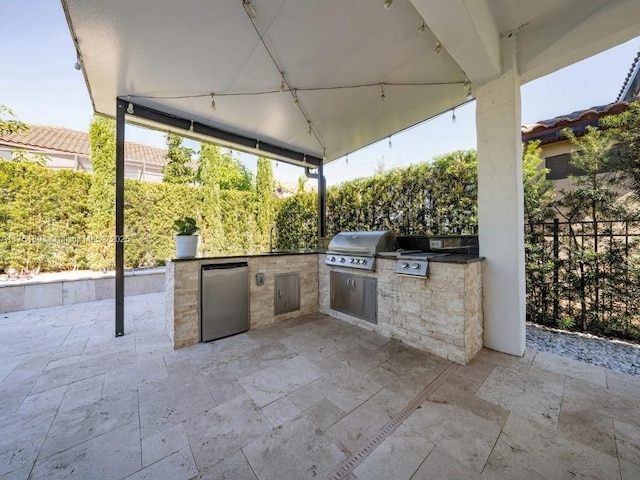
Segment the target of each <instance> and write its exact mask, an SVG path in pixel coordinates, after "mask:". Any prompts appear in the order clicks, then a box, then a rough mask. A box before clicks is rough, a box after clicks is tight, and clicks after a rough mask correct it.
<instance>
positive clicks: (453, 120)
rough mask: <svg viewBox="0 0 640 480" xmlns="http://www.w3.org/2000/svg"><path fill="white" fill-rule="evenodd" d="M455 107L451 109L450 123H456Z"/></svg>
mask: <svg viewBox="0 0 640 480" xmlns="http://www.w3.org/2000/svg"><path fill="white" fill-rule="evenodd" d="M456 120H457V118H456V107H453V108H452V109H451V123H456Z"/></svg>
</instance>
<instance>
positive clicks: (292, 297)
mask: <svg viewBox="0 0 640 480" xmlns="http://www.w3.org/2000/svg"><path fill="white" fill-rule="evenodd" d="M274 283H275V292H274V293H275V297H274V311H275V314H276V315H279V314H281V313H287V312H294V311H296V310H300V275H298V274H297V273H285V274H281V275H275V276H274Z"/></svg>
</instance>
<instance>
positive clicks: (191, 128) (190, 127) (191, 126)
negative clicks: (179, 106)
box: [189, 120, 193, 132]
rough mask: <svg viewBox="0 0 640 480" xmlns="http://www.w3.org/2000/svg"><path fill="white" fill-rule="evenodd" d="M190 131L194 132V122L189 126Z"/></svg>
mask: <svg viewBox="0 0 640 480" xmlns="http://www.w3.org/2000/svg"><path fill="white" fill-rule="evenodd" d="M189 131H190V132H193V120H191V125H189Z"/></svg>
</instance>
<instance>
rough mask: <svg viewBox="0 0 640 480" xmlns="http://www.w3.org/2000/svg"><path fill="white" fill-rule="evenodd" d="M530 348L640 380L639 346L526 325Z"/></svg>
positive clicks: (583, 334) (584, 334)
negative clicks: (636, 377) (598, 366)
mask: <svg viewBox="0 0 640 480" xmlns="http://www.w3.org/2000/svg"><path fill="white" fill-rule="evenodd" d="M527 346H528V347H531V348H533V349H535V350H539V351H542V352H548V353H553V354H556V355H561V356H563V357H568V358H573V359H574V360H580V361H581V362H587V363H592V364H593V365H600V366H602V367H605V368H610V369H611V370H616V371H618V372H623V373H629V374H631V375H638V376H640V345H636V344H634V343H628V342H624V341H621V340H609V339H604V338H601V337H596V336H594V335H589V334H586V333H577V332H567V331H564V330H556V329H552V328H547V327H542V326H539V325H534V324H530V323H527Z"/></svg>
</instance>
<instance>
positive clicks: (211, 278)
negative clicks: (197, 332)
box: [200, 265, 249, 342]
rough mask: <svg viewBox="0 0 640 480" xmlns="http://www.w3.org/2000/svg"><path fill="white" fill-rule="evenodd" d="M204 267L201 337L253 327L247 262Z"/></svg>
mask: <svg viewBox="0 0 640 480" xmlns="http://www.w3.org/2000/svg"><path fill="white" fill-rule="evenodd" d="M220 267H222V268H215V269H208V268H210V266H208V265H207V266H203V268H202V273H201V276H202V280H201V281H202V285H201V290H200V295H201V297H202V298H201V312H200V314H201V317H202V318H201V340H202V341H203V342H208V341H209V340H215V339H217V338H222V337H226V336H228V335H233V334H234V333H240V332H245V331H247V330H249V269H248V268H247V267H245V266H235V267H230V268H224V265H220Z"/></svg>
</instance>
